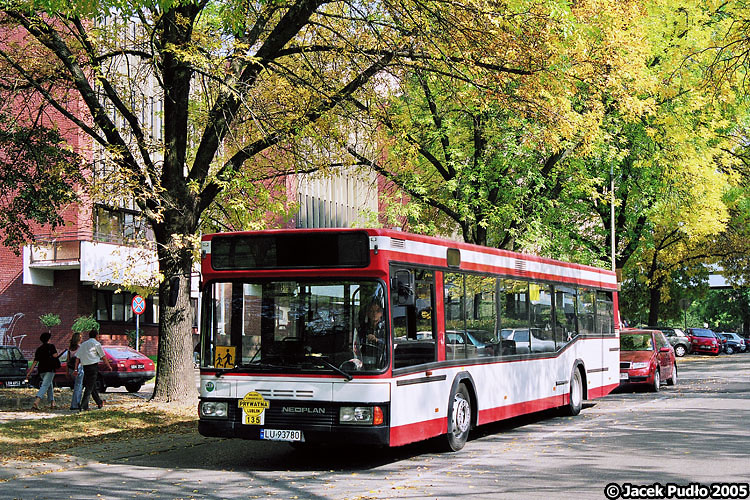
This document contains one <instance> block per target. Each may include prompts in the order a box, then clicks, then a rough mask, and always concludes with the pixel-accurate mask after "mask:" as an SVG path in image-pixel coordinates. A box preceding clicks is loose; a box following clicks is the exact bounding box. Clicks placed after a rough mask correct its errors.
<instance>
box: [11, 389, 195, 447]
mask: <svg viewBox="0 0 750 500" xmlns="http://www.w3.org/2000/svg"><path fill="white" fill-rule="evenodd" d="M58 391H59V392H60V396H61V397H58ZM70 392H71V391H70V390H61V389H56V390H55V401H56V403H57V404H58V408H68V407H69V405H70V399H69V398H70V396H69V394H70ZM35 393H36V392H35V391H34V390H33V389H11V390H8V389H5V390H0V416H3V417H6V418H5V419H4V420H3V423H0V460H2V461H6V460H38V459H43V458H45V457H49V456H51V455H55V454H57V453H60V452H63V451H64V450H66V449H69V448H73V447H76V446H82V445H83V444H86V445H91V444H97V443H100V442H105V441H106V442H108V443H111V442H117V441H127V440H131V439H139V438H145V437H149V436H153V435H157V434H164V433H189V432H195V431H196V429H197V420H198V419H197V415H196V411H195V408H193V407H189V408H186V407H173V406H172V405H164V404H157V403H152V402H149V401H145V400H143V399H141V398H139V397H137V396H134V395H130V394H127V393H117V394H105V396H104V397H105V398H106V399H105V406H104V409H102V410H91V411H88V412H80V413H69V412H67V411H60V410H57V411H56V412H50V410H48V409H46V408H45V404H44V403H43V404H42V408H43V411H42V412H34V411H31V410H29V409H28V408H29V407H30V406H31V402H32V401H33V399H34V395H35ZM65 393H68V401H67V406H63V404H64V399H65V398H64V395H65ZM19 398H23V399H24V403H25V402H26V401H27V402H28V405H27V406H26V405H25V406H24V407H21V408H19V407H18V401H19ZM92 405H93V402H92ZM93 407H94V408H96V406H95V405H93ZM3 414H4V415H3Z"/></svg>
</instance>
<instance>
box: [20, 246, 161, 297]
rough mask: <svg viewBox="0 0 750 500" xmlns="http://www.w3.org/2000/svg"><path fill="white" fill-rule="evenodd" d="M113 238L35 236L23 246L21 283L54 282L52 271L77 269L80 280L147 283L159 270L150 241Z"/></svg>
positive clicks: (92, 282) (46, 284)
mask: <svg viewBox="0 0 750 500" xmlns="http://www.w3.org/2000/svg"><path fill="white" fill-rule="evenodd" d="M113 239H117V238H112V237H110V236H109V235H103V234H96V233H94V234H93V235H92V234H91V233H89V234H69V235H58V236H56V237H55V238H38V239H37V241H36V242H35V243H34V244H33V245H27V246H25V247H24V249H23V283H24V284H27V285H41V286H53V285H54V273H55V271H65V270H71V269H78V270H79V279H80V281H81V282H82V283H89V284H94V283H96V284H108V285H120V284H123V283H125V282H128V283H137V284H143V285H147V284H148V283H149V282H150V281H151V280H152V279H153V276H155V275H156V274H157V272H158V262H157V255H156V250H155V248H154V245H153V242H149V241H139V242H134V243H132V244H131V243H128V244H125V243H124V240H123V239H120V241H112V240H113Z"/></svg>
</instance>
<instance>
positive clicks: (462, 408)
mask: <svg viewBox="0 0 750 500" xmlns="http://www.w3.org/2000/svg"><path fill="white" fill-rule="evenodd" d="M448 417H449V418H448V448H449V449H450V450H451V451H458V450H460V449H461V448H463V447H464V445H465V444H466V441H467V440H468V439H469V431H470V430H471V395H469V390H468V389H467V388H466V386H465V385H464V384H459V385H458V388H457V389H456V392H455V393H454V394H453V398H451V412H450V415H449V416H448Z"/></svg>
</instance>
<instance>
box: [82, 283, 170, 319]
mask: <svg viewBox="0 0 750 500" xmlns="http://www.w3.org/2000/svg"><path fill="white" fill-rule="evenodd" d="M134 296H135V294H133V293H129V292H119V293H115V292H114V291H112V290H97V291H96V294H95V295H94V297H95V298H94V300H95V304H94V311H95V313H94V315H95V317H96V320H97V321H102V322H106V321H111V322H117V323H133V324H135V315H134V314H133V308H132V303H133V297H134ZM158 322H159V298H158V297H153V296H152V297H148V298H147V299H146V310H145V311H144V312H143V314H142V315H141V318H140V320H139V323H140V324H156V323H158Z"/></svg>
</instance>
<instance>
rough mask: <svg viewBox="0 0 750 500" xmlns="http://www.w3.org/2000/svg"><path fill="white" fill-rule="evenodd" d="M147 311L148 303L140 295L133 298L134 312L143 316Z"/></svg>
mask: <svg viewBox="0 0 750 500" xmlns="http://www.w3.org/2000/svg"><path fill="white" fill-rule="evenodd" d="M145 310H146V301H145V300H144V298H143V297H141V296H140V295H136V296H135V297H133V312H134V313H135V314H137V315H141V314H143V311H145Z"/></svg>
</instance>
